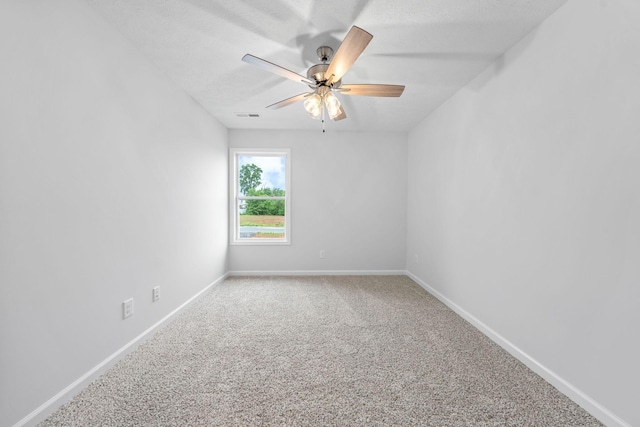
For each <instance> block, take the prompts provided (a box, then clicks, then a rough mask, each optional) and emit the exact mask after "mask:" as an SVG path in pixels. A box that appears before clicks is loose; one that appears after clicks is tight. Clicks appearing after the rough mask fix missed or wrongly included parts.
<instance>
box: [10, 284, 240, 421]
mask: <svg viewBox="0 0 640 427" xmlns="http://www.w3.org/2000/svg"><path fill="white" fill-rule="evenodd" d="M228 275H229V273H225V274H224V275H223V276H221V277H220V278H218V279H217V280H215V281H214V282H212V283H210V284H209V285H207V286H206V287H205V288H204V289H202V290H201V291H200V292H198V293H197V294H195V295H194V296H192V297H191V298H189V299H188V300H187V301H186V302H184V303H183V304H182V305H180V306H179V307H178V308H176V309H175V310H173V311H172V312H171V313H169V314H167V315H166V316H165V317H163V318H162V319H161V320H160V321H158V322H157V323H155V324H154V325H153V326H151V327H149V328H148V329H147V330H145V331H144V332H142V333H141V334H140V335H138V336H137V337H135V338H134V339H132V340H131V341H129V342H128V343H127V344H125V345H124V346H123V347H121V348H120V349H119V350H118V351H116V352H115V353H113V354H112V355H111V356H109V357H107V358H106V359H105V360H103V361H102V362H100V363H99V364H98V365H96V366H95V367H94V368H92V369H91V370H89V371H88V372H87V373H85V374H84V375H82V376H81V377H80V378H78V379H77V380H75V381H74V382H73V383H71V384H69V385H68V386H67V387H65V388H64V389H62V390H61V391H60V392H59V393H58V394H56V395H55V396H53V397H52V398H51V399H49V400H47V401H46V402H44V403H43V404H42V405H40V406H39V407H38V408H36V409H35V410H34V411H32V412H31V413H30V414H29V415H27V416H26V417H24V418H23V419H21V420H20V421H18V422H17V423H16V424H14V426H13V427H22V426H31V425H36V424H37V423H39V422H41V421H44V420H45V419H46V418H47V417H48V416H49V415H51V414H52V413H53V412H55V411H56V410H57V409H58V408H59V407H60V406H62V405H63V404H64V403H65V402H67V401H69V400H70V399H72V398H73V396H75V395H76V394H78V393H79V392H80V391H82V390H83V389H84V388H85V387H86V386H88V385H89V384H90V383H91V382H93V381H94V380H95V379H96V378H98V377H99V376H100V375H102V374H104V373H105V372H107V371H108V370H109V368H111V367H112V366H113V365H115V364H116V363H117V362H118V361H119V360H121V359H122V358H124V357H125V356H126V355H127V354H129V353H131V352H132V351H133V350H135V349H136V347H138V345H140V344H142V343H143V342H144V341H145V340H146V339H147V338H149V337H150V336H151V335H152V333H153V332H155V331H156V330H157V329H158V328H160V327H161V326H162V325H164V324H165V323H167V322H168V321H169V320H170V319H171V318H172V317H173V316H175V315H176V314H178V313H179V312H180V311H182V310H184V309H185V308H186V307H188V306H189V305H191V304H192V303H193V302H195V300H197V299H198V298H199V297H200V296H201V295H202V294H204V293H205V292H206V291H208V290H209V289H211V288H212V287H214V286H216V285H218V284H219V283H221V282H222V281H223V280H224V279H226V278H227V277H228Z"/></svg>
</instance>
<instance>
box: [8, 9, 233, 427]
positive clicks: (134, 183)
mask: <svg viewBox="0 0 640 427" xmlns="http://www.w3.org/2000/svg"><path fill="white" fill-rule="evenodd" d="M0 57H1V63H2V65H1V66H0V122H1V124H0V217H1V219H0V425H3V426H7V425H11V424H13V423H16V422H18V421H19V420H21V419H23V417H25V416H27V415H28V414H29V413H31V412H32V411H33V410H35V409H36V408H38V406H40V405H41V404H43V403H45V402H46V401H47V400H48V399H50V398H52V397H53V396H54V395H56V394H57V393H59V392H60V391H61V390H63V389H64V388H65V387H67V386H69V385H70V384H71V383H72V382H74V381H76V380H77V379H78V378H80V377H81V376H82V375H84V374H86V373H87V372H88V371H90V370H91V369H92V368H94V367H95V366H96V365H98V364H99V363H101V362H103V361H104V360H105V359H106V358H107V357H109V356H110V355H112V354H114V352H116V351H118V350H119V349H120V348H122V347H123V346H125V345H126V344H127V343H129V342H131V340H133V339H134V338H135V337H137V336H138V335H139V334H141V333H142V332H143V331H145V330H146V329H147V328H149V327H150V326H151V325H153V324H155V323H156V322H158V321H159V320H160V319H162V318H163V317H164V316H166V315H167V314H168V313H170V312H171V311H173V310H174V309H175V308H176V307H178V306H180V305H181V304H182V303H184V302H185V301H187V300H188V299H189V298H191V297H192V296H193V295H195V294H196V293H197V292H198V291H200V290H201V289H204V288H205V287H206V286H207V285H209V284H210V283H212V282H213V281H215V280H216V279H218V278H219V277H221V276H222V275H224V274H225V272H226V251H227V177H228V172H227V131H226V129H225V128H224V127H223V126H221V125H220V124H219V123H218V122H216V121H215V120H213V119H212V118H211V117H210V116H209V115H208V114H207V113H205V112H204V111H203V110H202V109H201V108H200V107H199V105H197V104H196V103H195V102H194V101H193V100H192V99H191V98H189V97H188V96H186V95H185V94H184V92H183V91H182V90H180V89H179V88H178V87H176V86H175V85H174V84H173V83H172V82H170V81H169V80H168V79H166V78H164V77H163V76H162V75H160V73H159V72H158V71H157V70H156V69H155V68H154V67H153V66H151V65H150V64H149V63H147V62H145V61H144V60H142V59H141V57H140V54H139V53H138V52H136V51H134V50H133V49H132V48H131V47H130V45H129V44H128V43H127V42H126V41H124V40H123V39H122V38H121V37H120V35H119V34H118V33H116V32H115V31H114V30H113V29H112V28H110V27H109V26H108V25H107V24H105V23H104V22H103V21H102V20H101V19H100V18H97V17H96V16H95V15H94V13H93V12H92V11H91V10H89V9H88V8H87V6H86V5H85V4H84V3H81V2H75V1H56V2H47V1H28V2H21V1H15V2H13V1H3V2H1V3H0ZM156 285H160V286H161V289H162V297H161V300H160V301H159V302H157V303H152V302H151V288H152V287H153V286H156ZM130 297H133V298H135V314H134V315H133V317H131V318H129V319H127V320H122V318H121V316H122V314H121V303H122V301H123V300H125V299H127V298H130Z"/></svg>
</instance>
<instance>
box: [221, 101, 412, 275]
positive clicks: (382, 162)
mask: <svg viewBox="0 0 640 427" xmlns="http://www.w3.org/2000/svg"><path fill="white" fill-rule="evenodd" d="M290 108H296V107H290ZM300 108H302V107H300ZM329 126H330V124H329V125H328V129H327V133H325V134H323V133H322V132H321V127H320V123H319V122H318V130H317V131H247V130H230V131H229V145H230V146H231V147H242V148H290V149H291V168H292V171H291V172H292V175H291V176H292V181H291V185H292V188H291V202H292V207H291V221H292V223H291V242H292V243H291V245H289V246H231V247H230V249H229V269H230V270H231V271H234V272H258V271H268V272H291V271H304V270H306V271H327V272H329V271H332V272H335V271H343V272H344V271H351V272H353V271H358V272H371V271H378V272H385V271H396V272H397V271H403V270H404V268H405V238H406V226H405V223H406V194H407V193H406V179H407V172H406V165H407V135H406V133H367V132H358V133H353V132H334V131H332V130H331V129H330V127H329ZM321 249H324V250H325V252H326V258H325V259H320V257H319V251H320V250H321Z"/></svg>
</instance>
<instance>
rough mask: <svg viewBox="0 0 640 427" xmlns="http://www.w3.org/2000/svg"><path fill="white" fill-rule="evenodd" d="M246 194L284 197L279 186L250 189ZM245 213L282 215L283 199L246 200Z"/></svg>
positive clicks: (283, 192)
mask: <svg viewBox="0 0 640 427" xmlns="http://www.w3.org/2000/svg"><path fill="white" fill-rule="evenodd" d="M248 193H249V194H247V196H271V197H284V195H285V191H284V190H281V189H279V188H273V189H271V188H261V189H260V190H256V189H250V190H249V191H248ZM246 214H247V215H275V216H284V200H247V210H246Z"/></svg>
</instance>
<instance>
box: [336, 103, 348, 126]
mask: <svg viewBox="0 0 640 427" xmlns="http://www.w3.org/2000/svg"><path fill="white" fill-rule="evenodd" d="M339 111H340V114H338V115H337V116H335V117H334V118H333V121H334V122H337V121H338V120H342V119H346V118H347V113H345V112H344V108H342V105H341V106H340V110H339Z"/></svg>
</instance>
